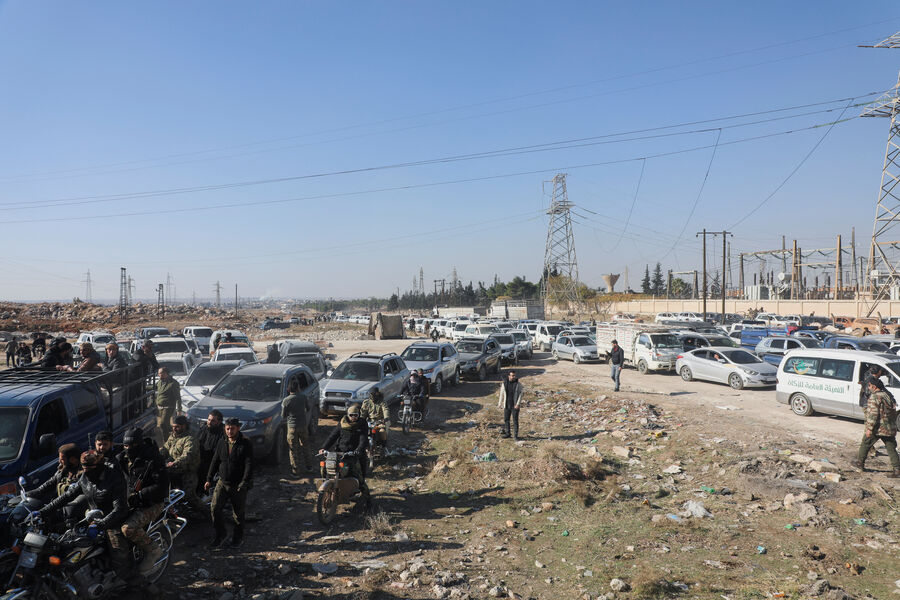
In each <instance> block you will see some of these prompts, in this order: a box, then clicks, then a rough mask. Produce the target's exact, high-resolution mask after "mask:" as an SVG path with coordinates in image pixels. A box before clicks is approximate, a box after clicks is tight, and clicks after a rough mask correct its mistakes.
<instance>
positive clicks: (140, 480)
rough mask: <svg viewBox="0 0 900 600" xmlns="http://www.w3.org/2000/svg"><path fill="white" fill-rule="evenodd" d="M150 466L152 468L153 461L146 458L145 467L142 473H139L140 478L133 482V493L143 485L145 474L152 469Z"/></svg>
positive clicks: (138, 490)
mask: <svg viewBox="0 0 900 600" xmlns="http://www.w3.org/2000/svg"><path fill="white" fill-rule="evenodd" d="M152 468H153V461H151V460H148V461H147V468H146V469H145V470H144V474H143V475H141V477H140V479H138V480H137V481H136V482H135V484H134V491H135V493H137V492H140V491H141V489H142V488H143V487H144V480H145V479H146V478H147V475H149V474H150V469H152Z"/></svg>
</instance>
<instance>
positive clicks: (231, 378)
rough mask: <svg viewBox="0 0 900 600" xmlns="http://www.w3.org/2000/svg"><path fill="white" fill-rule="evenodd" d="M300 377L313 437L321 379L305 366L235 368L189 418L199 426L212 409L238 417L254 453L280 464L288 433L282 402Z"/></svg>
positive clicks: (285, 451)
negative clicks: (292, 383)
mask: <svg viewBox="0 0 900 600" xmlns="http://www.w3.org/2000/svg"><path fill="white" fill-rule="evenodd" d="M294 380H297V382H298V383H299V388H300V391H299V392H298V393H299V394H300V395H301V396H302V397H303V398H305V400H306V404H307V409H308V412H309V421H308V422H307V427H308V428H309V429H308V430H309V435H310V437H315V435H316V433H317V432H318V427H319V403H318V398H319V382H318V380H317V379H316V378H315V376H313V374H312V373H311V372H310V370H309V369H308V368H307V367H306V366H305V365H277V364H276V365H269V364H253V365H243V366H240V367H237V368H236V369H234V370H232V371H231V372H230V373H228V374H227V375H225V377H223V378H222V380H221V381H219V383H217V384H216V385H215V386H214V387H213V388H212V389H211V390H210V391H209V394H207V395H205V396H203V398H202V399H201V400H200V401H199V402H197V403H196V404H194V406H192V407H191V408H190V409H189V410H188V411H187V414H188V418H189V419H190V420H191V421H192V422H193V423H195V424H197V425H199V424H200V423H202V422H205V421H206V417H207V415H208V414H209V411H211V410H213V409H218V410H220V411H222V415H224V417H225V418H226V419H228V418H230V417H237V418H238V419H240V421H241V433H242V434H243V435H244V436H246V437H247V438H248V439H249V440H250V442H251V443H252V444H253V453H254V456H255V457H257V459H259V458H264V459H267V461H268V462H270V463H273V464H279V463H281V462H284V461H285V459H286V458H287V435H286V433H285V428H284V425H283V422H282V418H281V401H282V399H284V398H285V397H286V396H287V395H288V388H289V386H290V384H291V382H292V381H294Z"/></svg>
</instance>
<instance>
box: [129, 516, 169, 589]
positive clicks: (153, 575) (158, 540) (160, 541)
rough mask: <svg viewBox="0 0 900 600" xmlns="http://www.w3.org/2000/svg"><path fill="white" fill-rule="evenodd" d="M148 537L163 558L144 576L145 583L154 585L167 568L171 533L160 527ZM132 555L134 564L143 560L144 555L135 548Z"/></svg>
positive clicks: (166, 528) (167, 529)
mask: <svg viewBox="0 0 900 600" xmlns="http://www.w3.org/2000/svg"><path fill="white" fill-rule="evenodd" d="M149 535H150V541H151V542H153V543H154V544H157V545H158V546H159V548H160V549H161V550H162V551H163V558H161V559H160V561H159V564H158V565H157V566H156V568H155V569H153V570H152V571H150V572H149V573H147V574H146V575H145V576H144V579H145V580H146V582H147V583H156V582H157V581H158V580H159V578H160V577H162V575H163V573H165V572H166V567H168V566H169V558H170V553H171V552H172V532H171V531H169V528H168V527H166V526H162V527H157V528H156V529H154V530H153V531H152V532H150V534H149ZM132 554H133V556H134V560H135V564H137V562H138V561H140V560H141V559H142V558H144V553H143V552H141V551H140V550H139V549H138V548H137V547H135V548H133V549H132Z"/></svg>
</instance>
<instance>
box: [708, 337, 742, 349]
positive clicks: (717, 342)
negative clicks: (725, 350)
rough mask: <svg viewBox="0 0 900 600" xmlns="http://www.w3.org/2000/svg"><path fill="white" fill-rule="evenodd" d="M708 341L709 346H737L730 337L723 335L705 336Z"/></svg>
mask: <svg viewBox="0 0 900 600" xmlns="http://www.w3.org/2000/svg"><path fill="white" fill-rule="evenodd" d="M706 340H707V341H708V342H709V345H710V346H728V347H731V348H737V347H738V344H737V343H736V342H735V341H734V340H733V339H731V338H728V337H725V336H724V335H722V336H719V335H711V336H709V337H707V338H706Z"/></svg>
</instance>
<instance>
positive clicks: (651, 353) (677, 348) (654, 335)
mask: <svg viewBox="0 0 900 600" xmlns="http://www.w3.org/2000/svg"><path fill="white" fill-rule="evenodd" d="M613 340H616V341H617V342H618V343H619V347H621V348H622V352H624V353H625V362H626V363H630V364H632V365H634V366H635V367H636V368H637V370H638V371H640V372H641V373H646V372H647V371H673V370H674V369H675V360H676V359H677V358H678V355H679V354H680V353H681V352H682V350H683V348H682V345H681V342H680V341H679V339H678V336H676V335H674V334H673V333H671V330H670V329H669V328H667V327H660V326H659V325H647V324H645V323H622V324H619V325H597V354H598V355H599V356H600V357H601V359H603V356H604V355H606V359H607V360H609V355H610V353H611V352H612V341H613Z"/></svg>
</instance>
